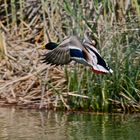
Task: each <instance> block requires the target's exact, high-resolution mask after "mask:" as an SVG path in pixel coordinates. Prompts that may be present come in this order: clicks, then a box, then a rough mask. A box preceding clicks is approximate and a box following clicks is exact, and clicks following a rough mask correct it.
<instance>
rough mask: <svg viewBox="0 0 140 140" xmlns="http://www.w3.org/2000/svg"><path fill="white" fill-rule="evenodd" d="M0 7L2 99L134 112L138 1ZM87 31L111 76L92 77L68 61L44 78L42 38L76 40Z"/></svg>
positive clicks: (138, 97) (64, 0)
mask: <svg viewBox="0 0 140 140" xmlns="http://www.w3.org/2000/svg"><path fill="white" fill-rule="evenodd" d="M1 3H2V4H1V7H2V8H0V9H1V10H0V17H1V25H2V26H1V28H2V31H4V33H5V35H6V37H7V38H6V39H5V44H6V45H5V48H6V52H7V55H8V60H7V59H6V60H3V58H1V59H2V61H1V62H3V61H6V62H7V65H8V66H6V65H3V64H1V65H2V66H3V67H4V68H5V69H6V71H5V72H4V71H3V68H1V69H0V70H1V73H0V77H1V78H3V77H4V78H5V80H3V79H2V84H1V85H0V89H1V91H0V93H1V98H2V99H3V100H5V101H6V102H9V103H16V104H17V105H23V106H24V105H25V104H26V105H27V106H29V107H31V106H32V107H34V106H40V103H39V102H38V100H41V106H42V107H45V108H53V109H57V108H59V109H60V108H63V109H64V108H66V109H72V110H88V111H89V110H91V111H96V112H112V111H113V112H120V111H125V112H133V111H140V104H139V101H140V57H139V55H140V35H139V33H140V30H139V28H140V27H139V25H140V24H139V23H140V18H139V17H140V10H139V9H140V3H139V2H138V1H136V0H132V1H130V0H125V1H123V0H120V1H119V2H118V1H117V2H115V1H113V2H112V1H107V0H101V1H98V0H94V1H88V0H87V1H79V0H75V1H71V0H60V1H58V0H57V1H56V0H51V1H45V0H41V1H34V2H30V1H23V0H18V1H15V0H4V1H3V2H1ZM8 6H11V9H10V8H8ZM2 15H3V16H2ZM87 28H89V29H90V30H91V31H92V32H93V35H94V37H95V38H96V39H97V41H98V46H97V47H98V49H99V51H100V52H101V54H102V56H104V59H105V60H106V61H107V62H108V64H109V65H110V67H111V68H112V69H113V71H114V72H113V74H108V75H95V74H94V73H92V71H91V70H90V68H85V67H83V66H82V65H80V64H73V63H72V64H70V65H69V66H64V67H56V68H54V67H49V69H47V73H49V74H46V72H45V71H44V67H43V68H40V65H41V62H40V61H38V60H39V59H40V57H41V54H43V53H44V51H43V52H42V50H40V49H38V48H39V46H40V45H41V44H43V41H44V40H45V42H48V41H49V40H50V39H51V40H52V41H56V42H61V41H62V40H63V38H64V37H65V36H68V35H73V34H74V35H77V36H79V37H81V38H82V37H83V33H84V31H85V29H87ZM15 31H16V32H15ZM34 44H36V45H35V46H36V47H34ZM15 46H16V47H15ZM1 62H0V63H1ZM9 65H10V66H9ZM39 68H40V70H39ZM47 68H48V66H47ZM7 71H8V72H9V71H10V74H9V73H8V74H7ZM7 75H8V76H7ZM46 75H47V76H46ZM15 77H16V78H17V79H16V80H15ZM9 80H11V81H9ZM19 97H20V98H19ZM33 103H34V105H32V104H33Z"/></svg>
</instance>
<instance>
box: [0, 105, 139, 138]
mask: <svg viewBox="0 0 140 140" xmlns="http://www.w3.org/2000/svg"><path fill="white" fill-rule="evenodd" d="M0 140H140V114H125V115H124V114H113V115H109V114H104V115H103V114H98V115H97V114H88V113H72V112H68V113H67V112H53V111H36V110H21V109H15V108H0Z"/></svg>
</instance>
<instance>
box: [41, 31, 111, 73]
mask: <svg viewBox="0 0 140 140" xmlns="http://www.w3.org/2000/svg"><path fill="white" fill-rule="evenodd" d="M95 45H96V41H95V40H93V41H92V40H91V39H90V38H89V37H88V32H86V33H85V34H84V39H83V42H82V43H81V41H80V40H79V38H78V37H76V36H70V37H68V38H66V39H65V40H64V41H62V42H61V43H60V44H56V43H54V42H49V43H47V44H45V48H46V49H48V50H49V51H48V52H47V53H46V54H44V57H43V59H42V60H43V62H44V63H47V64H51V65H64V64H68V63H70V62H71V61H72V60H74V61H76V62H78V63H81V64H83V65H85V66H89V67H91V68H92V70H93V72H95V73H112V72H113V71H112V70H111V69H110V68H109V66H108V65H107V64H106V62H105V61H104V60H103V58H102V57H101V55H100V54H99V52H98V51H97V49H96V48H95Z"/></svg>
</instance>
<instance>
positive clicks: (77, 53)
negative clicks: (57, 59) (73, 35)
mask: <svg viewBox="0 0 140 140" xmlns="http://www.w3.org/2000/svg"><path fill="white" fill-rule="evenodd" d="M70 56H71V57H78V58H83V57H84V56H83V53H82V51H80V50H78V49H77V50H76V49H70Z"/></svg>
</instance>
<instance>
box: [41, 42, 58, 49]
mask: <svg viewBox="0 0 140 140" xmlns="http://www.w3.org/2000/svg"><path fill="white" fill-rule="evenodd" d="M57 46H58V44H57V43H54V42H49V43H47V44H45V45H43V48H45V49H47V50H53V49H55V48H56V47H57Z"/></svg>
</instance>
